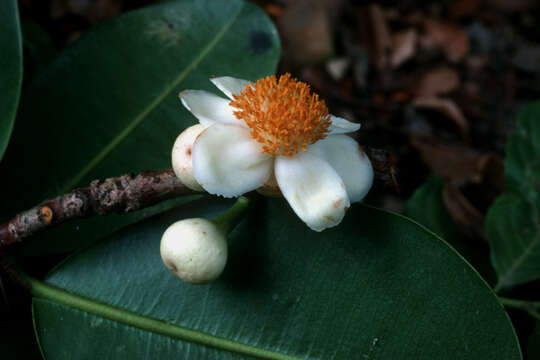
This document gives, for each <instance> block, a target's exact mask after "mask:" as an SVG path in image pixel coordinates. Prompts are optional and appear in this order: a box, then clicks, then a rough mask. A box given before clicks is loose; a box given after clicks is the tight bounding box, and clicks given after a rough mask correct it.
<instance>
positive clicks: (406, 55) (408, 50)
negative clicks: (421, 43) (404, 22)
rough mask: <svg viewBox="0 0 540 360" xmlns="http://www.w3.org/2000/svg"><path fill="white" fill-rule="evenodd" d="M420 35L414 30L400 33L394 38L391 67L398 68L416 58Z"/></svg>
mask: <svg viewBox="0 0 540 360" xmlns="http://www.w3.org/2000/svg"><path fill="white" fill-rule="evenodd" d="M417 40H418V34H417V33H416V30H414V29H407V30H404V31H400V32H398V33H396V34H394V36H393V41H392V42H393V45H394V46H393V51H392V55H391V57H390V65H391V66H392V67H393V68H397V67H398V66H400V65H401V64H403V63H404V62H405V61H407V60H409V59H410V58H411V57H413V56H414V53H415V51H416V42H417Z"/></svg>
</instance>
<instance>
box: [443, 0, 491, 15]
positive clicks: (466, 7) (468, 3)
mask: <svg viewBox="0 0 540 360" xmlns="http://www.w3.org/2000/svg"><path fill="white" fill-rule="evenodd" d="M482 1H483V0H455V1H453V2H452V5H451V6H452V7H451V10H450V13H451V17H452V18H454V19H459V18H462V17H466V16H471V15H474V14H475V13H476V12H477V11H478V7H479V6H480V4H481V2H482Z"/></svg>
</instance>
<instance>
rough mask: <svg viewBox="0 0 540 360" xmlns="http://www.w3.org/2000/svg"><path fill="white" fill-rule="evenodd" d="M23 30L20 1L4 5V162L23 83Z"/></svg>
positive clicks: (0, 128) (0, 80)
mask: <svg viewBox="0 0 540 360" xmlns="http://www.w3.org/2000/svg"><path fill="white" fill-rule="evenodd" d="M21 42H22V41H21V28H20V23H19V12H18V9H17V0H2V1H1V2H0V44H2V56H0V94H2V95H1V96H0V160H2V156H3V155H4V151H5V150H6V147H7V145H8V142H9V138H10V135H11V130H12V128H13V122H14V121H15V114H16V112H17V105H18V104H19V95H20V91H21V83H22V45H21Z"/></svg>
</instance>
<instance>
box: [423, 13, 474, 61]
mask: <svg viewBox="0 0 540 360" xmlns="http://www.w3.org/2000/svg"><path fill="white" fill-rule="evenodd" d="M424 29H425V32H426V33H425V35H424V36H423V37H422V41H421V43H422V45H423V46H424V47H427V48H431V47H442V49H443V50H444V53H445V55H446V57H447V58H448V60H450V61H454V62H458V61H461V60H462V59H463V58H464V57H465V56H466V55H467V54H468V53H469V50H470V44H469V38H468V37H467V34H466V33H465V31H463V30H462V29H461V28H460V27H459V26H457V25H456V24H453V23H449V22H441V21H437V20H433V19H428V20H426V21H425V22H424Z"/></svg>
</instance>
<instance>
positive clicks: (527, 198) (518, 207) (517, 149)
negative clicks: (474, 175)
mask: <svg viewBox="0 0 540 360" xmlns="http://www.w3.org/2000/svg"><path fill="white" fill-rule="evenodd" d="M505 169H506V181H507V190H508V193H507V194H504V195H502V196H501V197H500V198H498V199H497V201H496V202H495V203H494V204H493V206H492V207H491V208H490V209H489V211H488V214H487V219H486V234H487V237H488V239H489V241H490V244H491V258H492V263H493V266H494V267H495V269H496V270H497V274H498V277H499V279H498V283H497V286H496V289H497V290H498V289H501V288H503V287H508V286H512V285H516V284H520V283H525V282H528V281H532V280H536V279H539V278H540V188H539V186H540V102H536V103H533V104H531V105H528V106H526V107H525V108H524V109H523V110H522V111H521V113H520V114H519V116H518V127H517V130H516V132H515V133H513V134H512V135H510V137H509V139H508V144H507V148H506V160H505Z"/></svg>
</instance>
